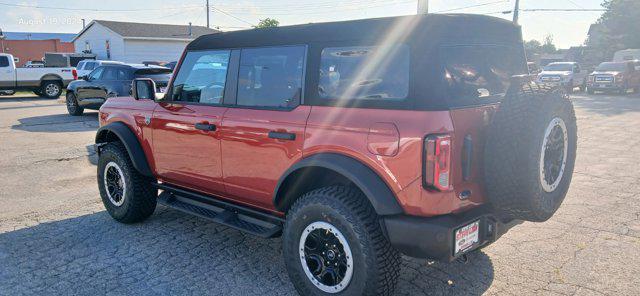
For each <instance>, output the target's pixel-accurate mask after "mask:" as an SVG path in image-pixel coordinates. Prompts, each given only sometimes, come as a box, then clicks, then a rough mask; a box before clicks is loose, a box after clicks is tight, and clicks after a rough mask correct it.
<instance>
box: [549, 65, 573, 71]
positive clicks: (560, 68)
mask: <svg viewBox="0 0 640 296" xmlns="http://www.w3.org/2000/svg"><path fill="white" fill-rule="evenodd" d="M572 68H573V65H572V64H549V65H548V66H546V67H544V70H545V71H571V70H572Z"/></svg>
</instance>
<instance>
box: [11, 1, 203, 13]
mask: <svg viewBox="0 0 640 296" xmlns="http://www.w3.org/2000/svg"><path fill="white" fill-rule="evenodd" d="M0 5H3V6H12V7H21V8H37V9H52V10H71V11H94V12H139V11H150V10H177V9H189V8H195V7H202V6H181V7H164V8H140V9H101V8H68V7H55V6H41V5H29V4H14V3H4V2H0Z"/></svg>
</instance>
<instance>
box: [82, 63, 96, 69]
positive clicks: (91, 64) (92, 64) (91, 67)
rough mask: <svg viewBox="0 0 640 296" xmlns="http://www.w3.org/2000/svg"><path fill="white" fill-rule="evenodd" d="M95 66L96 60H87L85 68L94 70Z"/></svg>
mask: <svg viewBox="0 0 640 296" xmlns="http://www.w3.org/2000/svg"><path fill="white" fill-rule="evenodd" d="M95 68H96V63H94V62H87V63H86V64H85V65H84V69H85V70H93V69H95Z"/></svg>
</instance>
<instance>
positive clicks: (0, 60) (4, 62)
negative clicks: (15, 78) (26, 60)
mask: <svg viewBox="0 0 640 296" xmlns="http://www.w3.org/2000/svg"><path fill="white" fill-rule="evenodd" d="M4 67H9V58H8V57H0V68H4Z"/></svg>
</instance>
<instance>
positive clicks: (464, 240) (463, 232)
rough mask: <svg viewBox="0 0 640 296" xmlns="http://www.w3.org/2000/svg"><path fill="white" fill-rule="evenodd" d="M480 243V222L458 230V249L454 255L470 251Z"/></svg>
mask: <svg viewBox="0 0 640 296" xmlns="http://www.w3.org/2000/svg"><path fill="white" fill-rule="evenodd" d="M479 241H480V221H476V222H473V223H471V224H469V225H467V226H464V227H462V228H460V229H458V230H456V249H455V253H454V254H456V255H457V254H458V253H461V252H465V251H468V250H469V249H471V248H472V247H474V246H475V245H476V244H477V243H478V242H479Z"/></svg>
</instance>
